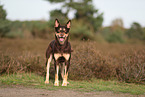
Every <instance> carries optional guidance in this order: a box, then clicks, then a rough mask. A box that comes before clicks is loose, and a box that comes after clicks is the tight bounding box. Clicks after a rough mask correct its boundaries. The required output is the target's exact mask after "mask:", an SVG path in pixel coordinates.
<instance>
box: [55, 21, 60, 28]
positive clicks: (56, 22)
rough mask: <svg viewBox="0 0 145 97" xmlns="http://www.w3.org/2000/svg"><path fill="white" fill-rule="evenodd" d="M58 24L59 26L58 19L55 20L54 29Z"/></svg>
mask: <svg viewBox="0 0 145 97" xmlns="http://www.w3.org/2000/svg"><path fill="white" fill-rule="evenodd" d="M59 25H60V24H59V21H58V19H55V27H58V26H59Z"/></svg>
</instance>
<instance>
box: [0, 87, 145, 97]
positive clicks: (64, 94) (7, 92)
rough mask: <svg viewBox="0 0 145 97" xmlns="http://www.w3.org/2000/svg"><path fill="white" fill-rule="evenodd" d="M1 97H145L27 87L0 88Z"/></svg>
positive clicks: (144, 96)
mask: <svg viewBox="0 0 145 97" xmlns="http://www.w3.org/2000/svg"><path fill="white" fill-rule="evenodd" d="M0 97H145V95H140V96H137V95H130V94H124V93H119V94H117V93H113V92H79V91H74V90H72V91H71V90H56V91H55V90H52V91H50V90H45V89H34V88H26V87H12V88H10V87H2V88H1V87H0Z"/></svg>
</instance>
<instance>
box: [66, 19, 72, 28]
mask: <svg viewBox="0 0 145 97" xmlns="http://www.w3.org/2000/svg"><path fill="white" fill-rule="evenodd" d="M70 24H71V20H69V21H68V22H67V23H66V27H67V28H70Z"/></svg>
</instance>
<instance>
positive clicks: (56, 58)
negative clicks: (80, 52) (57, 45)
mask: <svg viewBox="0 0 145 97" xmlns="http://www.w3.org/2000/svg"><path fill="white" fill-rule="evenodd" d="M54 58H55V60H58V59H59V58H64V59H65V60H69V58H70V54H68V53H62V54H60V53H54Z"/></svg>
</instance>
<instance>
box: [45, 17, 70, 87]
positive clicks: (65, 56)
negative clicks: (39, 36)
mask: <svg viewBox="0 0 145 97" xmlns="http://www.w3.org/2000/svg"><path fill="white" fill-rule="evenodd" d="M70 25H71V20H69V21H68V22H67V23H66V25H65V26H61V25H60V23H59V21H58V19H56V20H55V40H53V41H52V42H51V43H50V44H49V46H48V48H47V50H46V65H47V73H46V80H45V83H46V84H48V83H49V68H50V62H51V60H52V59H54V66H55V82H54V86H59V80H58V73H59V65H60V64H61V76H62V79H63V83H62V86H67V83H68V82H67V77H68V69H69V65H70V59H71V52H72V50H71V45H70V43H69V42H68V38H69V30H70ZM63 63H65V65H63Z"/></svg>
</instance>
